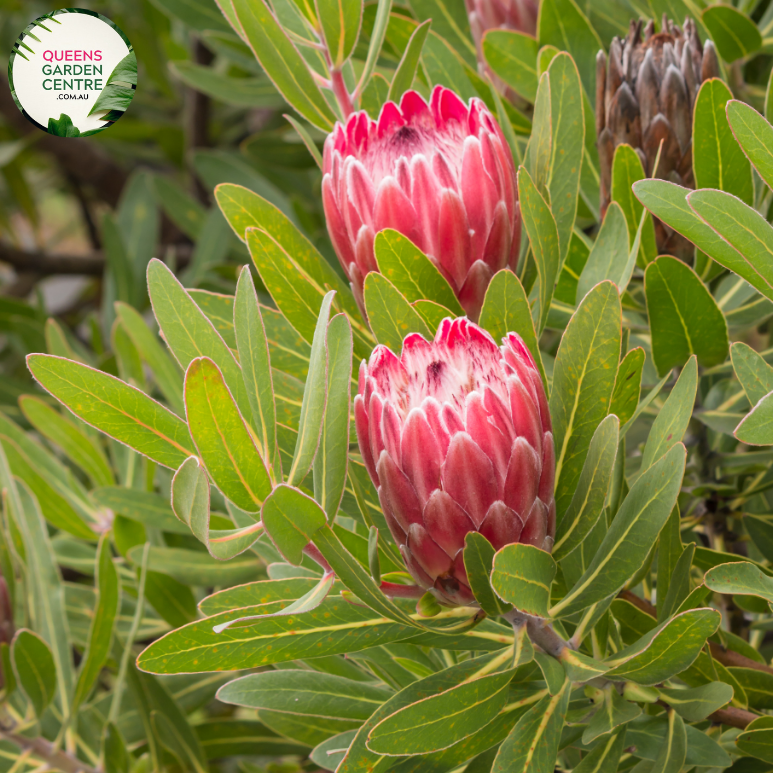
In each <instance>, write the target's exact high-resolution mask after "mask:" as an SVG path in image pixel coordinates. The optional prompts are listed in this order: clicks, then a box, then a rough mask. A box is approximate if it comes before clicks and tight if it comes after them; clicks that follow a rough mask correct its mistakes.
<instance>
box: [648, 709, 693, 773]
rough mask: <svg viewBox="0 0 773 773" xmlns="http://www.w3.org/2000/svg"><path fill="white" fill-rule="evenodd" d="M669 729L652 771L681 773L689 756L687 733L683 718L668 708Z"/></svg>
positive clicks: (656, 772) (653, 772) (657, 772)
mask: <svg viewBox="0 0 773 773" xmlns="http://www.w3.org/2000/svg"><path fill="white" fill-rule="evenodd" d="M666 715H667V717H668V729H667V731H666V735H665V737H664V738H663V743H662V745H661V747H660V751H659V752H658V756H657V757H656V759H655V764H654V765H653V767H652V773H679V771H680V770H681V769H682V766H683V765H684V763H685V759H686V757H687V733H686V731H685V727H684V722H683V721H682V718H681V717H680V716H679V715H678V714H677V713H676V712H675V711H674V710H673V709H667V710H666Z"/></svg>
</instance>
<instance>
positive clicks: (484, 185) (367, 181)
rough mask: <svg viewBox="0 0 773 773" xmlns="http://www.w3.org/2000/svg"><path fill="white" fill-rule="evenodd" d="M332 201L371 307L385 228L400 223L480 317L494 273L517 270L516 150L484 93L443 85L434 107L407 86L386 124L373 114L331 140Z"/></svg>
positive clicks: (346, 258) (328, 182) (327, 199)
mask: <svg viewBox="0 0 773 773" xmlns="http://www.w3.org/2000/svg"><path fill="white" fill-rule="evenodd" d="M323 171H324V177H323V180H322V201H323V204H324V207H325V215H326V217H327V227H328V232H329V233H330V238H331V239H332V241H333V246H334V247H335V250H336V253H337V254H338V259H339V260H340V261H341V265H342V266H343V268H344V271H345V272H346V274H347V276H348V277H349V279H350V281H351V283H352V289H353V290H354V293H355V296H356V297H357V300H358V302H359V303H360V306H361V308H364V304H363V300H362V286H363V283H364V281H365V275H366V274H367V273H368V272H370V271H378V265H377V263H376V258H375V254H374V250H373V241H374V239H375V236H376V234H377V233H378V232H379V231H381V230H383V229H384V228H394V229H396V230H397V231H399V232H400V233H402V234H403V235H404V236H407V237H408V238H409V239H410V240H411V241H412V242H413V243H414V244H415V245H416V246H417V247H418V248H419V249H421V250H422V251H423V252H424V253H425V254H427V255H428V256H429V257H430V258H431V259H432V261H433V262H434V263H435V265H436V266H437V267H438V269H440V271H441V273H442V274H443V275H444V276H445V277H446V279H447V280H448V281H449V283H450V284H451V287H453V289H454V292H455V293H456V295H457V297H458V298H459V301H460V303H461V304H462V307H463V308H464V310H465V311H466V312H467V313H468V315H469V316H470V317H472V318H474V319H477V316H478V313H479V312H480V307H481V305H482V303H483V296H484V294H485V292H486V288H487V287H488V284H489V281H490V280H491V277H492V276H493V275H494V274H495V273H496V272H497V271H499V270H500V269H502V268H505V267H506V266H510V268H513V269H514V268H515V266H516V263H517V261H518V249H519V246H520V241H521V218H520V211H519V209H518V189H517V187H516V181H515V167H514V165H513V159H512V155H511V153H510V148H509V147H508V145H507V142H506V141H505V139H504V136H503V135H502V130H501V129H500V127H499V125H498V124H497V122H496V121H495V120H494V117H493V116H492V115H491V113H490V112H489V110H488V109H487V108H486V106H485V105H484V104H483V102H481V101H480V100H479V99H472V100H470V104H469V107H468V106H467V105H465V104H464V102H462V100H461V99H459V97H458V96H456V94H454V93H453V92H452V91H449V90H448V89H446V88H443V87H442V86H437V87H436V88H435V90H434V91H433V92H432V98H431V99H430V103H429V105H428V104H427V103H426V102H425V101H424V100H423V99H422V97H421V96H420V95H419V94H417V93H416V92H415V91H407V92H406V93H405V94H404V95H403V98H402V100H401V101H400V105H399V107H398V105H396V104H395V103H394V102H387V103H386V104H385V105H384V107H383V108H382V109H381V114H380V115H379V118H378V121H373V120H371V119H370V118H369V116H368V114H367V113H366V112H364V111H361V112H359V113H354V114H352V115H351V116H349V119H348V121H347V122H346V126H342V125H341V124H336V126H335V128H334V130H333V132H332V134H330V136H329V137H328V138H327V140H326V142H325V154H324V164H323Z"/></svg>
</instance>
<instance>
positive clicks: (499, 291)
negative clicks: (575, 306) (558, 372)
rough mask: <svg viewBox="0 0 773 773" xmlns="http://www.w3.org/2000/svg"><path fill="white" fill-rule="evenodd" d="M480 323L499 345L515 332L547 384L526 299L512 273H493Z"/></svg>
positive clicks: (505, 270) (516, 278) (521, 286)
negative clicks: (509, 334)
mask: <svg viewBox="0 0 773 773" xmlns="http://www.w3.org/2000/svg"><path fill="white" fill-rule="evenodd" d="M479 324H480V326H481V327H482V328H484V329H485V330H488V332H489V333H491V337H492V338H493V339H494V341H496V342H497V343H500V342H501V341H502V340H503V339H504V338H505V337H506V336H507V334H508V333H511V332H512V333H518V335H519V336H521V338H523V342H524V343H525V344H526V346H527V348H528V349H529V352H531V356H532V357H533V358H534V361H535V362H536V363H537V367H538V368H539V372H540V376H542V383H543V384H547V378H546V377H545V369H544V367H543V365H542V354H541V352H540V349H539V344H538V343H537V335H536V333H535V332H534V322H533V320H532V318H531V307H530V305H529V299H528V298H527V297H526V293H525V292H524V289H523V285H522V284H521V280H520V279H518V277H517V276H516V275H515V274H514V273H513V272H512V271H509V270H508V269H502V270H501V271H497V273H496V274H494V276H493V278H492V280H491V282H490V283H489V286H488V288H487V289H486V296H485V298H484V299H483V308H482V309H481V312H480V323H479Z"/></svg>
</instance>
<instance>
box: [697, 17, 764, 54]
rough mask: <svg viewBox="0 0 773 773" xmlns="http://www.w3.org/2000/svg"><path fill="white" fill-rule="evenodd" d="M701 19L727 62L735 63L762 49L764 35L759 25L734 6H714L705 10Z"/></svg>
mask: <svg viewBox="0 0 773 773" xmlns="http://www.w3.org/2000/svg"><path fill="white" fill-rule="evenodd" d="M701 19H702V20H703V23H704V24H705V25H706V29H708V31H709V34H710V35H711V39H712V40H713V41H714V44H715V45H716V47H717V51H718V52H719V55H720V56H721V57H722V58H723V59H724V60H725V61H726V62H734V61H735V60H736V59H741V58H742V57H744V56H749V54H753V53H754V52H755V51H757V50H758V49H760V48H762V35H760V31H759V30H758V29H757V25H756V24H755V23H754V21H752V19H750V18H749V17H748V16H747V15H746V14H745V13H741V11H739V10H738V9H737V8H733V6H732V5H712V6H711V7H710V8H705V9H704V10H703V13H702V14H701Z"/></svg>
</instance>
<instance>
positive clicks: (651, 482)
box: [550, 443, 687, 617]
mask: <svg viewBox="0 0 773 773" xmlns="http://www.w3.org/2000/svg"><path fill="white" fill-rule="evenodd" d="M686 455H687V452H686V450H685V447H684V446H683V445H682V444H681V443H677V444H676V445H675V446H674V447H673V448H672V449H671V450H670V451H669V452H668V453H667V454H666V455H665V456H663V457H662V458H661V459H660V460H659V461H658V462H656V463H655V464H653V465H652V466H651V467H650V468H649V469H648V470H647V471H646V472H645V473H644V474H643V475H642V476H641V477H640V478H639V479H638V480H637V481H636V482H635V483H634V484H633V486H632V488H631V490H630V492H629V493H628V496H627V497H626V498H625V501H624V502H623V504H622V505H621V506H620V509H619V510H618V512H617V515H616V516H615V519H614V520H613V521H612V525H611V527H610V528H609V530H608V531H607V533H606V536H605V537H604V540H603V541H602V543H601V546H600V547H599V549H598V551H597V552H596V555H595V556H594V558H593V561H591V564H590V566H589V567H588V569H587V570H586V571H585V573H584V574H583V575H582V577H580V579H579V580H578V581H577V583H576V584H575V585H574V587H573V588H572V589H571V590H570V591H569V593H567V595H566V596H565V597H564V598H563V599H562V600H561V601H559V602H558V603H557V604H556V605H555V606H553V607H552V608H551V610H550V614H551V616H553V617H557V616H565V615H569V614H572V613H573V612H578V611H581V610H582V609H586V608H587V607H589V606H590V605H591V604H594V603H596V602H598V601H601V600H603V599H605V598H607V597H609V596H611V595H612V594H614V593H617V592H618V591H619V590H620V588H622V587H623V585H624V584H625V582H626V581H627V580H629V579H630V578H631V577H632V576H633V575H634V574H635V573H636V571H637V569H638V568H639V567H641V566H642V564H643V563H644V561H645V560H646V558H647V554H648V553H649V551H650V549H651V547H652V545H654V544H655V540H656V539H657V536H658V533H659V532H660V529H661V528H662V527H663V524H664V523H665V522H666V519H667V518H668V516H669V514H670V513H671V510H672V509H673V507H674V504H675V502H676V498H677V495H678V494H679V489H680V487H681V484H682V476H683V475H684V465H685V459H686Z"/></svg>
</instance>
